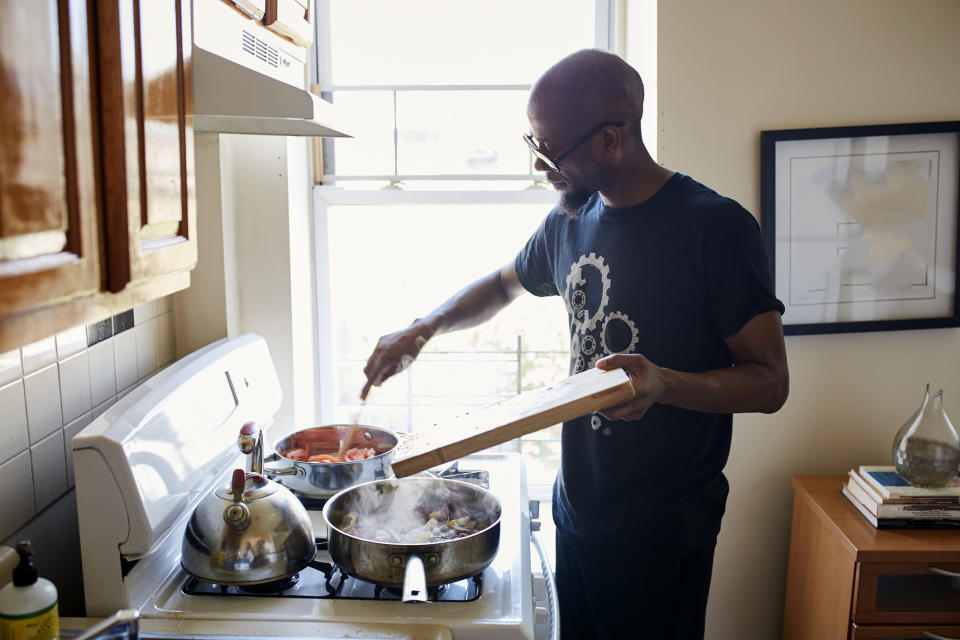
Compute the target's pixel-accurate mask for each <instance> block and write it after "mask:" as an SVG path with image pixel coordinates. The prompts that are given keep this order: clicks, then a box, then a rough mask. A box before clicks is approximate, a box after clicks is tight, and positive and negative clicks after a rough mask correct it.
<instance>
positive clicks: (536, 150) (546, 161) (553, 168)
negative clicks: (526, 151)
mask: <svg viewBox="0 0 960 640" xmlns="http://www.w3.org/2000/svg"><path fill="white" fill-rule="evenodd" d="M523 141H524V142H526V143H527V146H528V147H530V151H532V152H533V155H535V156H537V157H538V158H540V160H542V161H543V163H544V164H545V165H547V168H548V169H550V170H551V171H559V170H560V169H559V168H557V163H556V162H554V161H553V160H551V159H550V158H548V157H547V156H546V154H544V153H543V151H540V149H539V148H538V147H537V145H536V143H535V142H534V141H533V136H531V135H530V134H529V133H525V134H523Z"/></svg>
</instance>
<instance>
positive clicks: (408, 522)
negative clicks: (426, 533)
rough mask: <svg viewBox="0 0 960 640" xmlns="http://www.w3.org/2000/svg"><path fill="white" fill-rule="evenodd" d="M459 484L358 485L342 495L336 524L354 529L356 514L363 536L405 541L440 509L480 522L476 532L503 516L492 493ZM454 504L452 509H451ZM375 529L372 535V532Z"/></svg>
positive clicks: (413, 480) (394, 481)
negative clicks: (338, 519) (339, 515)
mask: <svg viewBox="0 0 960 640" xmlns="http://www.w3.org/2000/svg"><path fill="white" fill-rule="evenodd" d="M473 489H475V488H474V487H471V486H469V485H467V486H463V485H461V484H460V483H457V482H453V481H448V480H442V479H436V478H405V479H403V480H399V479H397V478H390V479H388V480H383V481H380V482H375V483H370V484H365V485H359V486H357V487H354V488H353V489H352V490H351V491H350V492H349V493H348V494H346V495H344V496H343V503H342V504H340V505H337V506H338V507H339V509H341V510H342V511H343V514H344V517H343V519H342V520H340V521H339V522H337V521H335V522H333V523H332V524H334V525H335V526H336V527H337V528H338V529H341V530H343V527H345V526H346V527H347V531H346V532H347V533H351V534H353V535H359V533H358V532H352V531H351V529H352V528H353V527H352V526H349V525H352V524H353V523H352V522H349V521H348V519H349V518H350V517H351V516H355V517H356V522H359V523H362V529H363V531H364V533H365V535H363V536H360V537H363V538H364V539H375V540H384V541H386V540H402V539H404V537H405V535H406V534H407V533H409V532H411V531H414V530H416V529H418V528H420V527H422V526H423V525H424V522H425V521H426V520H427V519H428V517H429V514H430V513H431V512H435V511H437V510H440V512H441V513H443V514H445V515H446V516H447V517H448V518H451V519H452V518H456V517H461V516H462V515H464V514H469V516H470V517H471V518H472V519H473V520H476V521H477V526H476V531H478V532H479V531H483V530H484V529H487V528H488V527H490V526H491V525H492V524H493V523H494V522H495V521H496V520H497V518H499V516H500V505H499V503H498V502H497V500H496V499H495V498H493V496H491V495H488V494H486V493H485V492H483V491H481V490H479V489H476V490H473ZM447 505H451V506H452V507H453V509H452V510H451V509H448V507H447ZM370 532H373V535H372V536H371V535H369V534H370Z"/></svg>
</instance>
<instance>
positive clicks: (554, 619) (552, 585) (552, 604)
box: [530, 527, 560, 640]
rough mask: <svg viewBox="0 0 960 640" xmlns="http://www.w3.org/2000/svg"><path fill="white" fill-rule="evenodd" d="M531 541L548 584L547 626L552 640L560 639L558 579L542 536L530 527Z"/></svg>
mask: <svg viewBox="0 0 960 640" xmlns="http://www.w3.org/2000/svg"><path fill="white" fill-rule="evenodd" d="M530 541H531V542H532V543H533V546H534V548H535V549H536V550H537V555H538V556H540V569H541V571H543V577H544V579H545V580H546V586H547V628H548V629H549V630H550V640H559V638H560V601H559V600H558V598H557V581H556V578H554V575H553V567H551V566H550V559H549V558H547V552H546V551H545V550H544V548H543V544H542V543H541V542H540V538H539V537H538V536H537V535H536V534H535V533H534V531H533V528H532V527H531V529H530Z"/></svg>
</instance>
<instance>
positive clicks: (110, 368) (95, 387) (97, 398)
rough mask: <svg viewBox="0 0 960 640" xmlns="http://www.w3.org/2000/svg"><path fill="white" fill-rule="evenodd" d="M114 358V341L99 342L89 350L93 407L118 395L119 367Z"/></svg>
mask: <svg viewBox="0 0 960 640" xmlns="http://www.w3.org/2000/svg"><path fill="white" fill-rule="evenodd" d="M113 358H114V356H113V340H104V341H103V342H98V343H97V344H95V345H93V346H92V347H90V348H89V349H88V350H87V359H88V363H89V366H90V402H91V404H92V405H93V406H96V405H98V404H100V403H101V402H105V401H107V400H109V399H110V398H112V397H113V396H115V395H117V365H116V363H115V362H114V359H113Z"/></svg>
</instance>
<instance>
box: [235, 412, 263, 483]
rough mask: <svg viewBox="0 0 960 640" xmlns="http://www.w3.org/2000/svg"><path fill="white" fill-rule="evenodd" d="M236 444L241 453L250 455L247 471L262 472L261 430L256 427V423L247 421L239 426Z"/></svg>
mask: <svg viewBox="0 0 960 640" xmlns="http://www.w3.org/2000/svg"><path fill="white" fill-rule="evenodd" d="M237 446H238V447H240V451H241V452H242V453H245V454H248V455H250V458H249V459H248V461H247V471H250V472H252V473H263V431H262V430H261V429H260V428H258V427H257V423H255V422H248V423H246V424H245V425H243V426H242V427H241V428H240V435H239V436H237Z"/></svg>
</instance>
